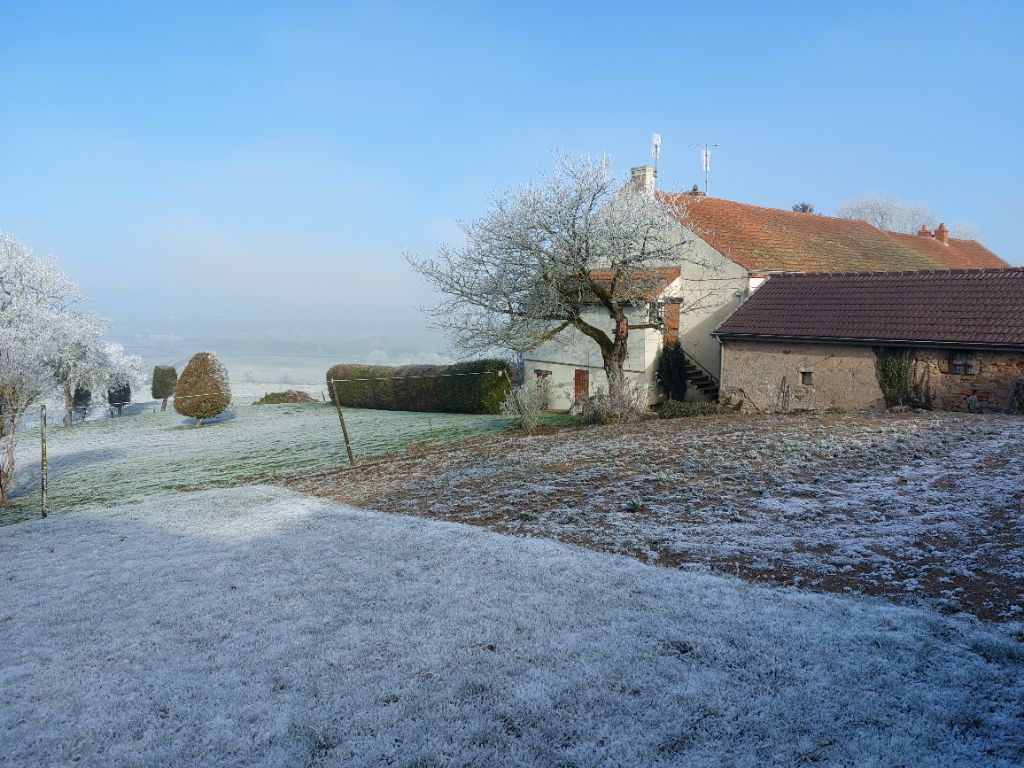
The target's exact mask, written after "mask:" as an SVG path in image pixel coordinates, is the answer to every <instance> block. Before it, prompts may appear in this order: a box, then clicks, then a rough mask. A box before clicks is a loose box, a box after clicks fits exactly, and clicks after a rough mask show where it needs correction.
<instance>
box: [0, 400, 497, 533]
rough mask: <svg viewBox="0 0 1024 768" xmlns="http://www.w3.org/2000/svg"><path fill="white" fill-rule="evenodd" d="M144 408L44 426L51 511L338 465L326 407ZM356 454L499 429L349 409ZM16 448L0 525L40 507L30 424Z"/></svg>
mask: <svg viewBox="0 0 1024 768" xmlns="http://www.w3.org/2000/svg"><path fill="white" fill-rule="evenodd" d="M153 410H154V411H155V412H147V413H142V414H139V415H136V416H131V417H125V418H120V419H104V420H102V421H90V422H85V423H83V424H80V425H78V426H76V427H74V428H73V429H61V428H58V429H50V430H49V431H48V433H47V436H48V442H49V462H50V472H49V477H50V485H49V495H50V510H51V513H52V514H59V513H61V512H65V511H70V510H74V509H78V508H81V507H82V506H85V505H90V504H114V503H121V502H128V501H134V500H138V499H142V498H145V497H147V496H151V495H153V494H158V493H164V492H177V491H180V490H182V489H186V488H195V487H206V486H217V485H227V484H231V483H235V482H239V480H242V479H245V480H250V481H251V480H272V479H274V478H276V477H283V476H287V475H291V474H295V473H300V472H316V471H321V470H328V469H333V468H337V467H339V466H341V465H342V463H343V462H344V461H345V448H344V445H343V443H342V440H341V434H340V433H339V430H338V418H337V415H336V414H335V411H334V407H333V406H331V405H330V404H328V403H314V404H308V405H298V404H296V405H261V406H255V405H250V404H248V403H235V404H234V405H232V406H231V407H230V408H229V409H228V411H227V412H226V413H224V414H222V415H221V416H220V417H218V418H217V419H214V420H212V421H209V422H205V424H204V427H203V428H202V429H194V428H193V424H194V422H193V420H192V419H191V418H184V417H182V416H179V415H177V414H175V413H173V412H172V411H170V410H168V411H167V412H166V413H161V412H160V411H159V410H158V409H157V408H156V407H154V409H153ZM345 415H346V419H347V421H348V425H349V429H350V430H351V434H352V440H353V442H354V446H355V451H356V455H357V457H358V458H359V459H367V458H369V457H373V456H379V455H381V454H384V453H393V452H397V451H402V450H404V449H405V448H406V447H408V446H410V445H413V444H415V443H425V442H427V443H443V442H449V441H452V440H458V439H464V438H467V437H472V436H474V435H478V434H483V433H487V432H495V431H499V430H502V429H505V428H507V427H508V426H509V425H510V424H511V423H512V421H511V420H510V419H507V418H503V417H500V416H474V415H467V414H429V413H413V412H394V411H369V410H359V409H349V410H347V411H346V414H345ZM26 434H27V435H28V436H31V437H26V439H25V440H24V441H22V444H20V445H19V447H18V462H19V465H18V466H19V468H18V471H17V473H16V474H15V477H14V482H13V485H12V499H11V504H10V506H9V507H8V508H7V509H6V510H0V523H3V522H13V521H15V520H19V519H24V518H25V517H29V516H34V515H36V514H38V510H37V505H38V488H39V466H38V458H39V453H38V451H39V445H38V431H37V430H36V428H35V427H33V428H30V429H28V430H26Z"/></svg>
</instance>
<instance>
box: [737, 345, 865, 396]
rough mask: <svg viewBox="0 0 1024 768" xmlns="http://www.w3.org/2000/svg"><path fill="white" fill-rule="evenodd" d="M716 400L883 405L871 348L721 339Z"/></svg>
mask: <svg viewBox="0 0 1024 768" xmlns="http://www.w3.org/2000/svg"><path fill="white" fill-rule="evenodd" d="M724 344H725V346H724V349H723V353H722V354H723V357H722V386H721V389H720V392H721V399H722V400H723V401H724V400H726V399H727V398H728V399H731V400H732V401H733V402H742V403H743V407H744V409H747V410H761V411H773V410H793V411H800V410H811V411H819V410H824V409H826V408H844V409H849V410H863V409H869V408H884V407H885V398H884V397H883V396H882V390H881V389H879V387H878V379H877V377H876V376H875V353H874V351H873V350H872V349H871V347H854V346H841V345H838V344H805V343H796V342H779V341H738V340H728V339H727V340H724Z"/></svg>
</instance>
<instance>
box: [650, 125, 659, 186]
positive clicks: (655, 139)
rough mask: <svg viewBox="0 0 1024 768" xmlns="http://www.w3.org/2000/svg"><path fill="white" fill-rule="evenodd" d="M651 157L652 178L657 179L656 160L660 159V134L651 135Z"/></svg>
mask: <svg viewBox="0 0 1024 768" xmlns="http://www.w3.org/2000/svg"><path fill="white" fill-rule="evenodd" d="M651 157H653V158H654V178H658V158H659V157H661V134H660V133H654V134H651Z"/></svg>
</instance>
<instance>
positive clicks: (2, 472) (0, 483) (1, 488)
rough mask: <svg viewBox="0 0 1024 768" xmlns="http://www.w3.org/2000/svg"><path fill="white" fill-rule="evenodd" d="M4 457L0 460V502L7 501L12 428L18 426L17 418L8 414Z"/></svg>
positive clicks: (11, 470) (12, 438)
mask: <svg viewBox="0 0 1024 768" xmlns="http://www.w3.org/2000/svg"><path fill="white" fill-rule="evenodd" d="M4 426H6V428H7V429H6V431H5V434H4V443H5V444H4V457H3V461H2V462H0V504H6V503H7V488H8V487H9V486H10V484H11V478H12V477H14V430H15V429H16V428H17V426H18V422H17V419H16V418H14V417H12V416H8V417H7V419H6V422H5V425H4Z"/></svg>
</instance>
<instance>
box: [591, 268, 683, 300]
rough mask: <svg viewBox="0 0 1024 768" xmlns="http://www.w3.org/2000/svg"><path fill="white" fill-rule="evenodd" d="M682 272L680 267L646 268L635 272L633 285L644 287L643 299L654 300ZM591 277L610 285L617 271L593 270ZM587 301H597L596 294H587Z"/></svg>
mask: <svg viewBox="0 0 1024 768" xmlns="http://www.w3.org/2000/svg"><path fill="white" fill-rule="evenodd" d="M680 274H681V272H680V270H679V268H678V267H658V268H657V269H652V270H650V271H649V272H648V271H646V270H644V271H643V272H639V271H638V272H634V273H632V277H633V279H634V280H635V283H634V284H633V286H632V287H635V288H639V289H642V296H640V297H638V298H639V299H640V300H643V301H654V300H655V299H657V298H658V297H659V296H661V294H662V292H663V291H664V290H665V289H666V288H668V287H669V286H670V285H671V284H672V282H673V281H674V280H676V279H677V278H678V277H679V276H680ZM590 276H591V278H592V279H593V280H594V281H595V282H596V283H598V284H599V285H600V284H602V283H603V284H605V285H606V286H610V285H611V282H612V278H613V277H614V276H615V272H613V271H612V270H610V269H608V270H599V269H596V270H593V271H592V272H591V273H590ZM586 300H587V301H590V302H593V301H596V298H595V297H594V296H587V297H586Z"/></svg>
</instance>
